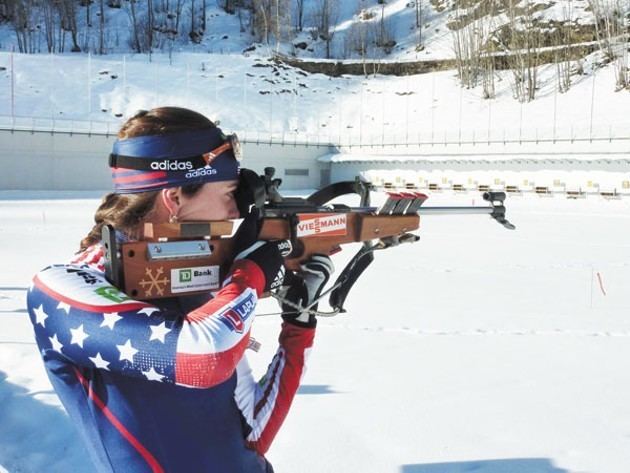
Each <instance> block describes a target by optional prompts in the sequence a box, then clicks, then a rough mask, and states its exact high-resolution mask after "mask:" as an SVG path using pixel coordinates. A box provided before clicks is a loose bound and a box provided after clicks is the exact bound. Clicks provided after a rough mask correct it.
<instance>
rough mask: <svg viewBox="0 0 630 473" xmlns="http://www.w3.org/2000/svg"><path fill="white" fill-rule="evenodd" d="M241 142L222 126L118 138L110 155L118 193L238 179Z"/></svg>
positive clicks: (110, 164) (110, 163)
mask: <svg viewBox="0 0 630 473" xmlns="http://www.w3.org/2000/svg"><path fill="white" fill-rule="evenodd" d="M239 159H240V145H239V143H238V138H237V137H236V135H229V136H226V135H224V134H223V132H222V131H221V129H220V128H209V129H204V130H191V131H184V132H179V133H170V134H167V135H149V136H138V137H135V138H128V139H125V140H116V142H114V147H113V149H112V153H111V154H110V155H109V166H110V167H111V168H112V177H113V180H114V188H115V190H114V191H115V192H116V193H117V194H129V193H136V192H145V191H151V190H158V189H165V188H169V187H179V186H183V185H187V184H197V183H203V182H218V181H230V180H234V179H238V175H239V163H238V160H239Z"/></svg>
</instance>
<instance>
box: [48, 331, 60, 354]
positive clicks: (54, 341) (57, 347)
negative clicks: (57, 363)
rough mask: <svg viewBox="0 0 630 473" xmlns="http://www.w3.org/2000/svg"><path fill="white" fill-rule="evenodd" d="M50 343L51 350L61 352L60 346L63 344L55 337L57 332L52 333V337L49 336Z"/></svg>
mask: <svg viewBox="0 0 630 473" xmlns="http://www.w3.org/2000/svg"><path fill="white" fill-rule="evenodd" d="M50 343H52V347H53V350H55V351H56V352H57V353H61V348H62V347H63V345H62V344H61V342H60V341H59V339H58V338H57V334H54V335H53V336H52V337H50Z"/></svg>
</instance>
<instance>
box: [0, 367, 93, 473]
mask: <svg viewBox="0 0 630 473" xmlns="http://www.w3.org/2000/svg"><path fill="white" fill-rule="evenodd" d="M6 378H7V375H6V373H4V372H3V371H0V465H2V466H3V467H4V468H5V469H6V470H7V471H9V472H12V471H23V472H36V471H49V472H62V471H72V472H77V473H88V472H91V471H92V469H91V468H90V465H86V463H89V461H87V462H86V452H85V449H84V448H83V445H82V443H81V440H80V439H79V437H78V434H77V433H76V431H75V428H74V426H73V425H72V424H71V422H70V419H69V418H68V416H67V415H66V414H65V412H64V411H63V410H62V409H61V408H60V407H57V406H50V405H47V404H45V403H44V402H42V401H40V400H38V399H36V398H35V396H36V395H41V394H52V393H53V391H52V390H51V391H43V392H42V391H40V392H29V391H28V390H26V389H25V388H23V387H22V386H17V385H15V384H12V383H9V382H7V381H6Z"/></svg>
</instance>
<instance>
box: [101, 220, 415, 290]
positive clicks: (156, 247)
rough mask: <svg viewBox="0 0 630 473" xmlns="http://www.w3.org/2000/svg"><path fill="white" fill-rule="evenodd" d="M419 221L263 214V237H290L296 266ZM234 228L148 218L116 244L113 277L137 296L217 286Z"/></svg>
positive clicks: (399, 233)
mask: <svg viewBox="0 0 630 473" xmlns="http://www.w3.org/2000/svg"><path fill="white" fill-rule="evenodd" d="M419 224H420V216H419V215H417V214H414V215H378V214H375V213H374V212H373V211H352V210H350V211H349V212H323V213H297V214H291V215H288V216H286V217H285V218H282V217H271V218H265V219H264V220H263V222H262V227H261V230H260V234H259V238H260V239H261V240H289V241H291V243H292V247H293V251H292V252H291V253H290V254H289V255H287V256H286V257H285V266H286V267H287V269H290V270H298V269H299V267H300V263H301V262H303V261H305V260H307V259H308V258H309V257H310V256H312V255H314V254H325V255H331V254H334V253H336V252H337V251H339V250H340V248H341V245H344V244H348V243H357V242H367V241H371V240H374V239H380V240H382V239H387V238H396V239H397V238H401V237H403V236H404V235H406V234H408V232H411V231H414V230H417V229H418V227H419ZM233 233H234V222H232V221H218V222H187V223H165V224H150V223H147V224H145V227H144V238H143V239H142V240H140V241H135V242H128V243H122V244H118V245H117V246H118V248H117V249H118V251H117V255H118V256H119V259H120V261H119V263H120V264H119V266H120V268H121V271H120V274H119V275H118V278H117V280H114V281H112V282H113V283H114V285H116V286H118V287H121V288H122V289H123V290H124V292H125V293H126V294H129V295H130V296H131V297H133V298H134V299H139V300H147V299H159V298H164V297H173V296H179V295H190V294H196V293H201V292H207V291H209V290H217V289H218V288H219V287H220V285H221V282H222V281H223V279H224V278H225V276H226V275H227V272H228V270H229V268H230V266H231V264H232V238H231V235H232V234H233ZM114 279H116V278H114Z"/></svg>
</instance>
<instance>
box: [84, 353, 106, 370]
mask: <svg viewBox="0 0 630 473" xmlns="http://www.w3.org/2000/svg"><path fill="white" fill-rule="evenodd" d="M89 358H90V360H91V361H92V363H94V366H96V367H97V368H100V369H102V370H109V363H108V362H107V361H105V360H104V359H103V357H102V356H101V354H100V353H96V356H90V357H89Z"/></svg>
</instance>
